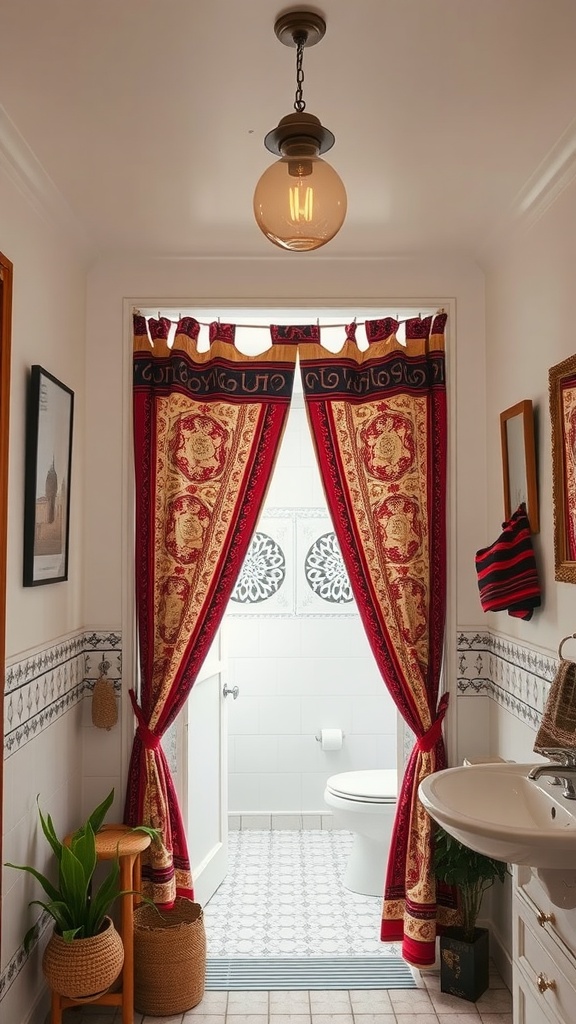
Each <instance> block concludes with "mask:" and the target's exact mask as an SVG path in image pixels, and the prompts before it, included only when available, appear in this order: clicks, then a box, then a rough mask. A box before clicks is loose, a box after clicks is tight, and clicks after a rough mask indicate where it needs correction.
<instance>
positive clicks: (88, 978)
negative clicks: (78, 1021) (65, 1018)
mask: <svg viewBox="0 0 576 1024" xmlns="http://www.w3.org/2000/svg"><path fill="white" fill-rule="evenodd" d="M123 963H124V946H123V945H122V939H121V938H120V936H119V934H118V932H117V931H116V929H115V927H114V925H113V923H112V920H111V918H109V917H107V918H105V927H104V928H103V929H102V931H101V932H99V933H98V935H93V936H91V938H88V939H73V940H72V942H66V941H65V939H63V938H62V936H61V935H57V934H56V932H53V933H52V936H51V938H50V939H49V940H48V945H47V946H46V949H45V950H44V956H43V958H42V969H43V971H44V976H45V978H46V981H47V982H48V984H49V985H50V988H51V989H52V990H53V991H54V992H58V993H59V994H60V995H61V996H68V997H69V998H70V999H75V1000H76V1001H77V1002H91V1001H92V1000H93V999H95V998H97V997H98V996H101V995H103V993H104V992H106V991H107V990H108V989H109V988H110V985H111V984H112V982H114V981H116V978H117V977H118V975H119V974H120V971H121V970H122V965H123Z"/></svg>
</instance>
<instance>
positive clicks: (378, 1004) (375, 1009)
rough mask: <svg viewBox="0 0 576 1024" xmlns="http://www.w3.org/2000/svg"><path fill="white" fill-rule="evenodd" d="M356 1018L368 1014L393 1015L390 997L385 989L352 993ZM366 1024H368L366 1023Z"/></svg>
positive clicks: (351, 999)
mask: <svg viewBox="0 0 576 1024" xmlns="http://www.w3.org/2000/svg"><path fill="white" fill-rule="evenodd" d="M350 1002H351V1003H352V1010H353V1013H354V1016H355V1017H357V1016H358V1015H359V1014H362V1015H364V1014H367V1013H392V1003H391V1002H390V996H389V994H388V992H387V991H386V990H384V989H368V990H360V991H357V990H356V989H354V990H353V991H351V992H350ZM365 1024H368V1022H367V1021H366V1022H365Z"/></svg>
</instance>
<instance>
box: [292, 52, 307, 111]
mask: <svg viewBox="0 0 576 1024" xmlns="http://www.w3.org/2000/svg"><path fill="white" fill-rule="evenodd" d="M307 39H308V33H307V32H296V33H295V34H294V42H295V43H296V97H295V99H294V110H296V111H297V112H298V113H299V114H301V113H302V111H303V110H306V103H305V102H304V99H303V95H302V93H303V86H304V68H303V59H304V47H305V46H306V40H307Z"/></svg>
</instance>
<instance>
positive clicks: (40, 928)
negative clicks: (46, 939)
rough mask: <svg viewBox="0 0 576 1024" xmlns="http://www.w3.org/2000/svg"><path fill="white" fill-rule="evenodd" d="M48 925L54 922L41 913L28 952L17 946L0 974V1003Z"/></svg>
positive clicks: (44, 913) (47, 915)
mask: <svg viewBox="0 0 576 1024" xmlns="http://www.w3.org/2000/svg"><path fill="white" fill-rule="evenodd" d="M49 924H54V921H53V920H52V918H51V917H50V915H49V914H47V913H46V912H45V911H43V912H42V914H41V915H40V917H39V918H38V921H37V922H36V925H35V933H34V938H33V939H32V942H31V944H30V948H29V949H28V951H27V952H26V950H25V949H24V945H21V946H19V947H18V949H17V950H16V952H15V953H14V955H13V956H12V957H11V958H10V960H9V961H8V963H7V964H6V967H5V968H4V970H3V971H2V973H1V974H0V1002H2V1000H3V998H4V996H5V995H6V994H7V993H8V990H9V988H10V987H11V985H12V983H13V982H14V981H16V978H17V977H18V975H19V974H20V971H21V970H22V968H23V967H24V965H25V964H26V961H27V960H28V958H29V957H30V955H31V954H32V952H33V951H34V949H35V947H36V946H37V944H38V942H39V941H40V939H41V938H42V935H43V934H44V932H45V931H46V929H47V928H48V925H49Z"/></svg>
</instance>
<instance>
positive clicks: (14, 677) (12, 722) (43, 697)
mask: <svg viewBox="0 0 576 1024" xmlns="http://www.w3.org/2000/svg"><path fill="white" fill-rule="evenodd" d="M102 672H104V673H105V674H106V675H107V676H108V678H109V679H111V680H112V681H113V682H114V688H115V689H116V690H117V691H118V692H119V691H120V688H121V682H122V636H121V633H120V632H119V631H114V632H110V631H107V632H94V631H93V630H92V631H87V632H78V633H74V634H73V635H71V636H69V637H66V638H65V639H63V640H61V641H59V642H58V643H56V644H51V645H50V646H49V647H46V648H44V649H43V650H36V651H33V652H32V653H30V654H28V655H27V656H26V657H25V658H21V659H19V660H16V659H14V660H13V661H11V662H10V663H9V664H8V665H7V666H6V690H5V696H4V757H5V758H6V759H7V758H9V757H11V756H12V754H14V753H15V752H16V751H17V750H19V749H20V748H21V747H23V746H24V745H25V744H26V743H29V742H30V741H31V740H33V739H34V738H35V736H37V735H38V734H39V733H40V732H42V731H43V730H44V729H46V728H47V727H48V726H49V725H51V724H52V722H54V721H55V720H56V719H58V718H60V717H61V716H62V715H64V714H65V713H66V712H67V711H68V710H69V709H70V708H71V707H73V706H74V705H75V704H77V703H78V701H80V700H81V699H82V698H83V697H84V696H85V695H86V694H87V693H89V692H91V690H92V689H93V687H94V683H95V681H96V679H97V678H98V676H99V675H100V674H101V673H102Z"/></svg>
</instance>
